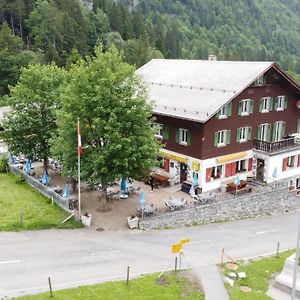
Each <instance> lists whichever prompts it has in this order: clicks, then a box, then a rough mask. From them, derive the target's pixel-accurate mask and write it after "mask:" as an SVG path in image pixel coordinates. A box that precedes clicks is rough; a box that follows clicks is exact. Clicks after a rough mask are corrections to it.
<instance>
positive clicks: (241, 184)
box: [226, 180, 247, 192]
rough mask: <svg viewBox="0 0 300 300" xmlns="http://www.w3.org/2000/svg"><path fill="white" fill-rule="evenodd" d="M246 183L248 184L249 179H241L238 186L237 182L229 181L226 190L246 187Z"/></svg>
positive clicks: (231, 190)
mask: <svg viewBox="0 0 300 300" xmlns="http://www.w3.org/2000/svg"><path fill="white" fill-rule="evenodd" d="M246 185H247V181H245V180H241V181H240V184H239V186H238V187H237V186H236V184H235V183H234V182H230V183H227V188H226V191H227V192H233V191H235V190H236V189H241V188H243V187H245V186H246Z"/></svg>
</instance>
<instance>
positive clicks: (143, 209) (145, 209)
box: [137, 203, 156, 216]
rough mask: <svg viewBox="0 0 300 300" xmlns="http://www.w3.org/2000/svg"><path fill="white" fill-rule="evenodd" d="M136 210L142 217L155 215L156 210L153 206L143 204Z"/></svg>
mask: <svg viewBox="0 0 300 300" xmlns="http://www.w3.org/2000/svg"><path fill="white" fill-rule="evenodd" d="M137 210H138V212H140V213H142V215H145V216H149V215H152V214H154V213H155V211H156V208H155V207H154V206H153V204H148V203H145V204H143V205H141V206H140V207H139V208H138V209H137Z"/></svg>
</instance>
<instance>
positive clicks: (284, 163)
mask: <svg viewBox="0 0 300 300" xmlns="http://www.w3.org/2000/svg"><path fill="white" fill-rule="evenodd" d="M287 163H288V158H287V157H286V158H284V159H283V160H282V171H286V169H287Z"/></svg>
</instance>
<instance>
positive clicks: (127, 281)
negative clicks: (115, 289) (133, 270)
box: [126, 267, 129, 285]
mask: <svg viewBox="0 0 300 300" xmlns="http://www.w3.org/2000/svg"><path fill="white" fill-rule="evenodd" d="M126 283H127V285H128V284H129V267H127V280H126Z"/></svg>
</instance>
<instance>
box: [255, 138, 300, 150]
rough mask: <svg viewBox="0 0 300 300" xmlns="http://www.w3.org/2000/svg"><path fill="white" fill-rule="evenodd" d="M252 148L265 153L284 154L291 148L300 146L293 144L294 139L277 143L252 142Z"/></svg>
mask: <svg viewBox="0 0 300 300" xmlns="http://www.w3.org/2000/svg"><path fill="white" fill-rule="evenodd" d="M253 148H254V149H256V150H260V151H264V152H267V153H275V152H284V151H286V150H291V149H293V148H300V144H298V143H296V142H295V137H291V138H286V139H284V140H282V141H279V142H273V143H269V142H264V141H260V140H256V139H254V140H253Z"/></svg>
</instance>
